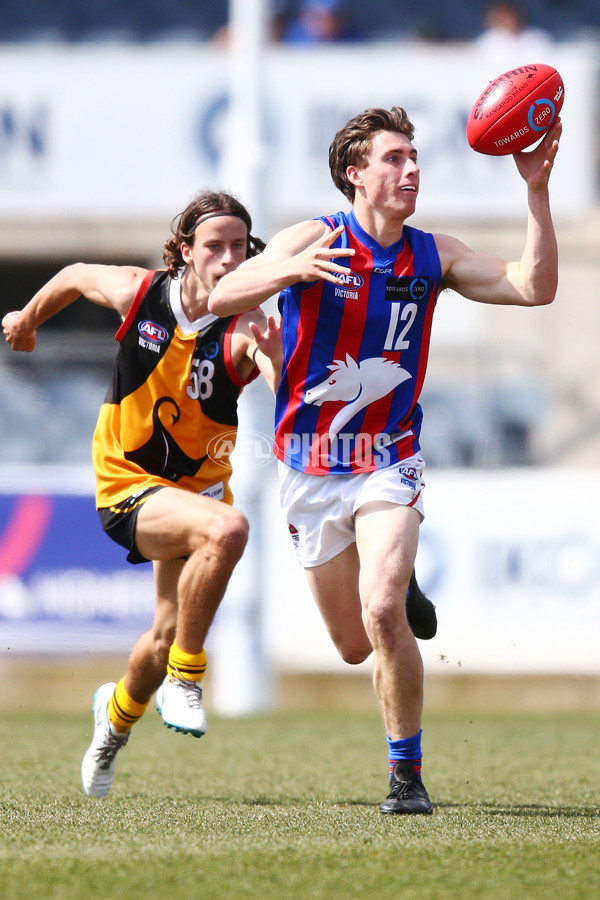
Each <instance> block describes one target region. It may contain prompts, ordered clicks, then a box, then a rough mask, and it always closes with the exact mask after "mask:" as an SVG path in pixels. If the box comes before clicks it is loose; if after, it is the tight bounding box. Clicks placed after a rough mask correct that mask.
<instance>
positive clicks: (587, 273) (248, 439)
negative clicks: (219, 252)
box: [0, 0, 600, 714]
mask: <svg viewBox="0 0 600 900" xmlns="http://www.w3.org/2000/svg"><path fill="white" fill-rule="evenodd" d="M274 3H275V5H274V6H272V7H269V8H267V5H266V2H265V0H245V2H244V0H231V4H230V5H228V3H227V2H226V0H211V2H210V3H204V2H193V0H172V2H171V3H169V4H164V3H158V2H156V0H143V2H141V0H132V2H130V3H128V4H119V3H116V2H112V0H102V2H91V0H86V2H85V3H84V2H82V0H68V2H61V0H56V2H54V3H49V2H48V0H20V2H18V3H17V2H12V0H5V2H4V3H3V4H2V5H1V6H0V281H1V283H2V286H3V290H2V292H1V296H0V315H3V314H4V313H5V312H6V311H8V310H10V309H16V308H20V307H21V306H22V305H24V304H25V303H26V302H27V300H28V299H29V298H30V297H31V295H32V294H33V293H34V292H35V291H36V289H37V288H38V287H39V286H40V285H41V284H42V283H43V282H44V281H45V280H47V278H49V277H50V276H51V275H52V274H53V273H54V272H55V271H56V270H57V269H59V268H60V267H61V266H62V265H64V264H66V263H68V262H73V261H75V260H77V259H81V260H84V261H88V262H92V261H98V262H106V263H136V264H140V265H144V266H159V265H160V264H161V259H162V253H161V248H162V244H163V242H164V240H165V239H166V238H167V237H168V234H169V223H170V221H171V219H172V218H173V217H174V216H175V215H176V214H177V213H178V212H179V211H180V210H181V209H183V208H184V206H185V205H186V204H187V202H188V201H189V200H190V199H191V197H192V196H193V195H194V194H195V193H196V191H198V190H200V189H203V188H206V187H223V188H227V189H231V190H234V191H236V192H237V193H239V195H240V196H241V199H242V200H243V201H244V202H246V203H247V204H248V206H249V208H250V210H251V212H252V214H253V217H254V219H255V224H256V227H255V233H257V234H260V235H261V236H263V237H265V238H268V237H270V235H271V234H273V233H274V232H275V231H276V230H277V229H279V228H280V227H282V226H284V225H286V224H289V223H291V222H293V221H296V220H298V219H299V218H303V217H310V216H312V215H315V214H319V213H321V212H325V211H334V210H336V209H339V208H341V207H343V206H344V204H345V201H344V200H343V198H342V197H341V196H340V195H338V194H337V193H336V192H335V191H334V189H333V188H332V187H331V186H330V184H329V177H328V168H327V148H328V145H329V142H330V140H331V138H332V136H333V134H334V133H335V131H336V130H337V128H338V127H339V126H340V125H341V124H342V123H343V122H344V121H345V120H346V119H347V118H348V117H349V116H350V115H352V114H353V113H355V112H357V111H359V110H361V109H363V108H365V107H367V106H374V105H382V106H389V105H391V104H393V103H398V104H400V105H403V106H405V107H406V108H407V109H408V110H409V113H410V114H411V117H412V118H413V120H414V122H415V124H416V126H417V133H416V144H417V146H418V148H419V153H420V161H421V165H422V179H423V181H422V192H421V197H420V201H419V209H418V213H417V215H416V216H415V218H414V220H413V224H415V225H418V226H419V227H422V228H425V229H426V230H436V231H449V232H451V233H453V234H456V235H457V236H458V237H461V238H463V239H464V240H465V241H466V242H467V243H469V244H471V245H472V246H474V247H476V248H477V249H480V250H483V251H489V252H499V253H501V254H502V255H506V256H508V257H509V258H517V256H518V255H519V254H520V250H521V245H522V241H523V235H524V221H525V191H524V187H523V185H522V182H521V181H520V179H519V177H518V174H517V173H516V170H515V169H514V164H513V162H512V160H511V159H510V157H509V158H508V159H506V158H503V159H489V158H485V157H480V156H477V155H476V154H474V153H473V152H472V151H471V150H470V149H469V148H468V146H467V144H466V139H465V137H464V124H465V121H466V115H467V113H468V110H469V108H470V106H471V103H472V102H473V100H474V99H475V97H476V96H477V95H478V94H479V93H480V91H481V90H482V89H483V87H484V86H485V84H487V82H488V81H489V80H490V79H491V78H492V77H494V76H495V75H497V74H498V73H499V72H500V71H501V70H502V69H503V68H505V67H506V66H512V65H517V64H525V63H532V62H548V63H550V64H553V65H555V66H556V67H557V68H558V69H559V71H560V72H561V74H562V75H563V78H564V82H565V88H566V100H565V106H564V109H563V114H562V118H563V121H564V124H565V133H564V138H563V142H562V145H561V152H560V154H559V158H558V161H557V163H556V166H555V171H554V173H553V177H552V183H551V193H552V201H553V210H554V215H555V220H556V226H557V231H558V236H559V242H560V255H561V273H560V287H559V293H558V297H557V300H556V302H555V304H553V305H552V306H551V307H548V308H544V309H540V310H535V311H524V310H514V309H487V308H485V307H482V308H478V307H477V306H476V305H474V304H469V303H467V302H466V301H463V300H461V299H460V298H456V297H453V296H449V295H444V296H443V297H442V298H441V300H440V303H439V305H438V312H437V315H436V322H435V326H434V337H433V344H432V353H431V362H430V368H429V375H428V378H427V382H426V385H425V390H424V394H423V406H424V411H425V425H424V433H423V450H424V455H425V458H426V459H427V462H428V472H429V475H428V486H429V490H428V492H427V497H426V510H427V519H426V521H425V523H424V525H423V529H422V543H421V549H420V551H419V558H418V571H419V577H420V580H421V581H422V582H423V584H424V587H425V588H426V589H427V591H428V593H429V594H430V595H431V596H432V598H433V599H434V601H435V602H436V603H437V606H438V613H439V619H440V631H439V634H438V636H437V637H436V638H435V639H434V640H433V641H431V642H428V643H427V644H423V645H422V650H423V655H424V659H425V663H426V669H427V673H428V677H429V678H430V682H431V683H432V684H433V681H434V679H437V678H440V679H442V680H443V679H445V680H446V684H452V685H453V689H455V685H456V683H457V680H458V681H460V680H461V679H462V680H463V681H464V679H465V676H468V675H474V676H481V675H483V676H486V677H487V676H491V675H503V676H506V677H513V676H514V677H518V678H519V679H520V681H519V684H521V685H522V684H523V681H522V679H523V677H528V678H534V677H538V676H539V677H544V678H551V679H555V678H556V677H557V676H564V678H567V679H571V680H573V679H575V680H577V679H579V682H578V683H579V684H581V685H585V702H586V703H590V702H594V697H595V698H596V702H598V699H597V694H598V692H597V691H595V692H591V690H590V687H589V685H590V679H595V678H596V677H597V676H599V675H600V658H599V656H598V652H597V643H598V641H597V634H598V626H600V602H599V601H600V525H599V524H598V515H597V509H598V506H599V505H600V465H599V464H600V388H599V385H600V354H599V353H598V335H599V334H600V321H599V320H600V311H599V304H598V298H597V285H598V284H599V283H600V253H599V246H600V216H599V199H600V198H599V183H598V175H599V149H600V148H599V143H600V141H599V113H600V102H599V96H600V95H599V90H598V88H599V69H600V7H599V5H598V3H597V2H592V0H569V2H567V0H529V2H523V3H522V4H521V6H522V8H523V9H524V11H525V12H526V14H527V17H528V19H529V22H530V23H531V24H532V25H534V26H537V27H539V28H542V29H544V30H545V32H546V36H547V39H548V41H549V43H548V45H547V50H546V52H545V58H544V59H529V58H521V57H519V58H518V59H508V58H506V60H504V59H501V58H500V56H499V57H498V58H492V56H490V54H489V52H486V53H483V52H482V51H481V49H480V48H479V46H478V43H477V40H476V39H477V37H478V35H480V34H481V31H482V29H483V22H484V12H485V6H486V4H484V3H478V2H472V0H457V2H454V3H452V4H447V3H442V2H441V0H421V2H420V3H419V4H413V3H408V2H403V0H371V2H370V3H369V4H364V3H362V2H360V0H346V3H345V4H343V11H344V13H345V15H346V20H347V23H348V24H349V25H350V26H351V30H352V34H353V39H352V40H348V41H342V40H339V41H336V42H334V43H327V44H321V45H307V44H303V45H300V44H296V45H294V44H293V43H290V42H287V41H284V40H279V39H277V40H276V39H274V38H273V37H272V34H273V31H272V26H273V23H274V22H275V21H276V24H277V28H278V34H279V33H280V32H281V31H282V29H283V28H284V27H285V25H286V24H287V23H288V21H291V20H292V19H293V17H294V15H295V14H296V13H297V12H298V7H299V6H300V4H299V3H296V4H294V3H291V2H290V3H286V2H285V0H274ZM232 11H234V12H235V13H236V16H239V19H236V20H233V19H232V20H230V19H229V14H230V12H232ZM274 16H276V17H277V18H276V20H275V19H274V18H273V17H274ZM261 25H264V28H262V27H261ZM525 46H526V45H525ZM520 52H522V53H525V50H522V51H520ZM115 329H116V322H115V319H114V318H113V317H112V316H111V314H109V313H107V312H106V311H105V310H101V309H99V308H96V307H94V306H93V305H92V304H86V303H84V302H83V301H82V302H81V303H76V304H75V305H74V306H72V307H71V308H70V309H69V310H67V311H66V312H64V313H62V314H60V315H58V316H56V317H55V319H54V320H53V321H51V322H50V323H48V324H47V325H46V326H44V328H43V331H42V334H41V337H40V340H39V343H38V349H37V350H36V352H35V354H33V355H31V356H30V355H25V354H22V355H21V354H12V353H10V352H9V351H8V350H7V349H4V350H3V351H2V353H1V354H0V434H1V440H0V491H1V492H0V634H1V636H2V637H1V641H0V663H1V664H2V666H3V667H4V666H12V663H13V661H14V660H15V659H16V657H17V656H20V655H21V654H28V653H32V652H42V653H47V654H50V655H52V656H53V657H54V658H55V659H56V660H58V659H64V658H65V657H69V656H70V655H79V656H80V657H81V656H83V657H87V658H89V659H90V660H93V662H94V665H96V663H97V660H98V659H99V658H101V657H102V656H103V655H106V654H114V653H117V654H124V653H126V651H127V649H128V648H129V646H130V644H131V642H132V640H133V639H134V638H135V636H136V635H137V634H138V633H139V632H140V631H141V630H142V629H143V628H144V627H146V626H147V622H148V620H149V617H150V616H151V612H152V601H153V598H152V579H151V573H150V572H149V571H141V570H139V569H136V570H133V569H132V568H131V567H129V568H127V567H126V565H125V563H124V561H123V559H122V557H121V554H120V552H119V550H118V548H116V546H115V547H114V548H113V546H112V545H111V544H110V542H109V541H108V540H107V539H105V538H104V536H103V535H102V533H101V531H100V528H99V526H98V524H97V521H96V517H95V512H94V509H93V501H92V499H91V496H92V492H93V475H92V473H91V469H90V463H89V455H90V439H91V434H92V430H93V427H94V423H95V418H96V414H97V410H98V407H99V404H100V403H101V401H102V398H103V396H104V393H105V390H106V387H107V385H108V381H109V377H110V371H111V365H112V359H113V356H114V348H115V345H114V343H113V340H112V336H113V334H114V331H115ZM271 410H272V401H271V398H270V397H269V396H268V393H267V391H266V388H264V387H263V386H262V385H254V386H253V387H252V388H251V389H249V390H248V391H247V392H246V394H245V397H244V403H243V405H242V419H241V425H242V428H241V440H240V445H239V449H238V450H237V451H236V458H237V463H238V469H237V474H236V479H235V485H234V487H235V488H236V496H237V500H238V503H239V505H240V506H242V507H243V508H244V509H245V510H246V511H247V513H248V515H249V517H250V519H251V521H252V524H253V529H252V535H253V536H252V542H251V546H250V548H249V552H248V553H247V555H246V558H245V559H244V561H243V562H242V564H241V565H240V567H239V570H238V572H237V574H236V576H235V577H234V580H233V582H232V584H231V588H230V591H229V592H228V595H227V598H226V601H225V602H224V604H223V607H222V610H221V612H220V614H219V617H218V620H217V622H216V623H215V628H214V631H213V636H212V655H213V676H212V677H213V682H214V702H215V704H216V705H217V706H218V707H219V708H220V709H221V710H222V711H223V712H228V713H231V714H236V713H238V712H239V713H241V712H249V711H252V710H253V709H259V708H263V707H265V706H268V705H270V704H271V703H274V702H277V697H278V685H280V684H281V683H282V681H283V680H284V679H285V678H286V677H289V676H290V675H295V674H296V673H310V674H311V675H315V674H316V675H320V674H321V673H330V674H331V675H332V677H336V678H339V677H341V675H342V673H345V672H348V671H349V670H348V669H347V668H344V667H343V665H342V664H341V663H340V662H338V660H337V658H336V656H335V653H334V651H333V649H332V648H331V647H330V646H329V643H328V639H327V637H326V636H325V634H324V629H323V628H322V626H321V623H320V621H319V619H318V616H317V614H316V613H315V611H314V610H313V607H312V601H311V599H310V597H309V595H308V590H307V588H306V587H305V585H304V581H303V576H302V573H301V571H300V569H299V568H298V566H297V564H296V562H295V559H294V558H293V553H292V551H291V548H290V547H289V546H288V544H287V540H286V535H285V529H284V528H283V526H282V523H281V520H280V518H279V512H278V504H277V496H276V494H277V491H276V485H275V467H274V465H273V463H272V462H271V461H270V456H269V453H268V449H265V448H268V442H269V439H270V435H271V432H272V425H271ZM145 568H146V567H144V569H145ZM148 568H149V567H148ZM368 670H369V666H368V664H365V665H364V666H363V667H359V674H360V673H362V674H364V675H365V676H367V675H368ZM115 674H116V673H115ZM450 675H451V676H452V678H450V677H449V676H450ZM552 683H553V684H554V683H555V682H554V681H553V682H552ZM320 689H321V688H320ZM519 690H521V688H520V689H519ZM4 693H5V688H4V686H3V687H2V688H0V704H1V703H2V695H3V694H4ZM569 696H570V697H572V695H571V694H570V695H569ZM569 702H571V701H569Z"/></svg>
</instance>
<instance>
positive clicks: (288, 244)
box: [267, 219, 331, 255]
mask: <svg viewBox="0 0 600 900" xmlns="http://www.w3.org/2000/svg"><path fill="white" fill-rule="evenodd" d="M327 229H331V226H330V225H328V224H327V223H326V222H325V221H324V220H323V219H304V220H303V221H302V222H297V223H296V224H294V225H288V226H287V227H286V228H282V229H281V231H279V232H277V234H276V235H275V236H274V237H273V238H271V240H270V241H269V243H268V245H267V250H268V251H269V252H271V253H274V254H276V253H281V254H283V253H285V254H286V255H287V254H294V253H300V252H301V251H302V250H304V249H306V247H308V246H309V244H312V243H313V242H314V241H316V240H318V239H319V238H320V237H322V236H323V235H324V234H325V232H326V230H327Z"/></svg>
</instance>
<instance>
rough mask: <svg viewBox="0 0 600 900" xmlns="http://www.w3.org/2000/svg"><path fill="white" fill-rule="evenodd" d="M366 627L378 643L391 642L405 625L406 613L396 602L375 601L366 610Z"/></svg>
mask: <svg viewBox="0 0 600 900" xmlns="http://www.w3.org/2000/svg"><path fill="white" fill-rule="evenodd" d="M364 615H365V627H366V629H367V632H368V633H369V634H370V635H373V636H374V638H375V641H376V643H377V644H378V645H381V644H391V643H393V642H394V639H395V637H396V635H397V634H398V633H399V631H401V630H402V628H403V627H406V625H407V623H406V614H405V613H404V611H403V609H402V608H401V607H400V606H399V605H398V604H397V603H395V602H391V601H389V602H385V601H380V602H373V603H371V604H370V605H369V607H368V609H367V610H366V611H365V614H364Z"/></svg>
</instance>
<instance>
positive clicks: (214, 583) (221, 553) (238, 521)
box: [136, 488, 248, 737]
mask: <svg viewBox="0 0 600 900" xmlns="http://www.w3.org/2000/svg"><path fill="white" fill-rule="evenodd" d="M247 536H248V525H247V522H246V519H245V517H244V516H243V515H242V514H241V513H240V512H238V511H237V510H235V509H232V508H231V507H230V506H227V505H226V504H224V503H220V502H218V501H216V500H210V499H208V498H206V497H203V496H196V495H193V494H190V493H188V492H186V491H178V490H176V489H174V488H165V489H164V490H161V491H158V492H157V493H156V494H153V495H152V496H151V497H149V498H148V501H147V502H146V504H145V505H144V507H143V508H142V510H141V511H140V514H139V517H138V525H137V530H136V544H137V546H138V549H139V550H140V552H141V553H142V554H143V555H144V556H146V557H148V558H153V559H156V560H158V563H157V569H158V571H161V570H165V569H167V567H169V566H170V565H172V562H173V560H174V559H181V558H182V557H185V558H186V559H185V562H184V564H183V566H182V568H181V572H180V574H179V578H178V582H177V607H178V608H177V623H176V627H175V639H174V641H173V643H172V645H171V647H170V649H169V656H168V661H167V673H168V674H167V676H166V678H164V680H163V682H162V684H161V685H160V687H159V688H158V691H157V694H156V703H157V707H158V709H159V712H160V713H161V715H162V717H163V720H164V722H165V724H166V725H167V726H168V727H170V728H174V729H175V730H176V731H180V732H183V733H186V734H192V735H194V736H195V737H200V736H201V735H202V734H204V733H205V731H206V715H205V712H204V707H203V704H202V688H201V687H200V682H201V680H202V678H203V676H204V672H205V669H206V654H205V652H204V643H205V640H206V636H207V634H208V630H209V628H210V625H211V623H212V621H213V619H214V616H215V613H216V611H217V609H218V607H219V604H220V602H221V600H222V598H223V595H224V593H225V590H226V588H227V585H228V583H229V579H230V577H231V573H232V572H233V569H234V567H235V565H236V564H237V562H238V560H239V559H240V557H241V555H242V553H243V551H244V547H245V546H246V541H247Z"/></svg>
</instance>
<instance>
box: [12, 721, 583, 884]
mask: <svg viewBox="0 0 600 900" xmlns="http://www.w3.org/2000/svg"><path fill="white" fill-rule="evenodd" d="M91 724H92V716H91V713H87V714H86V715H84V714H83V713H80V714H73V715H67V714H62V713H60V712H58V711H53V710H50V711H46V712H44V713H34V712H32V710H31V709H28V708H23V709H21V710H8V711H4V712H2V715H1V717H0V760H1V762H2V765H1V789H0V810H1V840H0V897H2V900H17V898H18V900H22V898H34V897H35V898H42V900H46V898H48V900H50V898H56V900H58V898H60V900H70V898H86V900H87V898H100V897H102V898H106V900H111V898H121V897H122V898H131V900H137V898H146V900H149V898H150V900H153V898H169V900H179V898H184V897H185V898H194V900H195V898H202V900H229V898H232V900H237V898H263V900H271V898H273V900H286V898H298V900H308V898H311V900H312V898H314V900H321V898H322V900H342V898H343V900H354V898H357V900H358V898H360V900H363V898H365V900H371V898H376V897H381V898H388V897H389V898H392V897H393V898H402V900H412V898H415V900H417V898H418V900H429V898H431V900H459V898H460V900H470V898H477V900H479V898H486V900H487V898H489V900H500V898H519V900H537V898H540V900H541V898H543V900H548V898H552V900H554V898H556V900H570V898H573V900H574V898H577V900H581V898H586V900H587V898H590V900H592V898H594V900H595V898H597V897H599V896H600V805H599V798H598V790H599V788H600V754H599V753H598V749H597V741H598V734H599V731H600V713H599V712H598V711H597V710H595V711H593V712H591V713H589V714H588V713H583V712H571V713H569V712H564V711H562V712H557V713H549V712H544V713H539V714H533V713H519V714H511V713H506V712H504V713H496V714H493V713H490V712H488V713H482V712H476V713H473V714H469V713H468V712H462V711H461V712H457V713H454V714H444V713H442V712H435V713H432V714H429V716H427V717H426V721H425V731H424V737H425V753H426V758H425V768H424V777H425V782H426V784H427V787H428V789H429V792H430V794H431V796H432V799H433V800H434V802H435V804H436V809H435V812H434V815H433V816H424V817H411V818H403V817H387V816H382V815H381V814H380V813H379V812H378V810H377V804H378V803H379V802H380V801H381V800H382V799H383V797H384V795H385V793H386V792H387V791H386V763H385V758H384V757H385V751H384V742H383V740H382V738H381V733H380V723H379V718H378V716H377V714H376V712H375V711H373V712H364V711H358V712H354V713H352V712H348V711H343V712H342V711H339V710H337V711H336V710H335V709H327V710H323V711H321V712H318V711H311V710H295V711H291V710H288V711H282V712H279V713H273V714H269V715H262V716H258V717H253V718H248V719H224V718H218V717H216V716H215V715H213V716H212V717H211V719H210V731H209V733H208V734H207V735H206V737H204V738H202V739H201V740H199V741H198V740H195V739H193V738H191V737H189V736H182V735H176V734H174V733H172V732H170V731H168V730H167V729H166V728H164V726H162V724H161V721H160V719H159V718H158V716H157V714H156V713H155V712H154V711H153V710H149V712H148V714H147V715H146V716H145V718H144V719H143V720H142V721H141V722H140V723H139V724H138V725H137V726H136V730H135V733H134V735H133V737H132V739H131V741H130V742H129V744H128V746H127V747H126V748H125V749H124V750H123V751H122V752H121V754H120V757H119V764H118V768H117V775H116V778H115V783H114V786H113V790H112V792H111V794H110V796H109V797H108V798H107V799H106V800H94V799H92V798H87V797H85V796H84V795H83V794H82V793H81V789H80V785H79V763H80V760H81V756H82V755H83V753H84V752H85V749H86V747H87V744H88V742H89V738H90V734H91Z"/></svg>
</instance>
